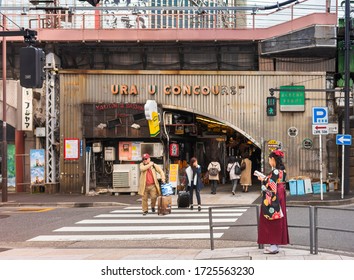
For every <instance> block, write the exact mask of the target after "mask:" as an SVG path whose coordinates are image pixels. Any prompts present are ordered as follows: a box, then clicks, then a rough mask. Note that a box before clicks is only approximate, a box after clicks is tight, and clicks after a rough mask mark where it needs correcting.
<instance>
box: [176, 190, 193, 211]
mask: <svg viewBox="0 0 354 280" xmlns="http://www.w3.org/2000/svg"><path fill="white" fill-rule="evenodd" d="M189 196H190V194H189V192H187V191H180V192H179V193H178V197H177V206H178V208H184V207H189Z"/></svg>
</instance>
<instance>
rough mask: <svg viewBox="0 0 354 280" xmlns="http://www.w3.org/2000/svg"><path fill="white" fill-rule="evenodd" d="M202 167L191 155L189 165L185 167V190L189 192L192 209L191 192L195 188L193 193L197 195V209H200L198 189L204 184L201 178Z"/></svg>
mask: <svg viewBox="0 0 354 280" xmlns="http://www.w3.org/2000/svg"><path fill="white" fill-rule="evenodd" d="M201 173H202V168H201V167H200V165H199V164H198V161H197V159H196V158H195V157H192V158H191V160H190V162H189V166H188V167H187V168H186V183H187V190H188V191H189V193H190V196H189V199H190V201H189V202H190V209H191V210H193V192H194V190H195V195H196V197H197V202H198V211H201V210H202V207H201V204H202V202H201V198H200V191H201V189H202V188H203V187H204V184H203V182H202V179H201Z"/></svg>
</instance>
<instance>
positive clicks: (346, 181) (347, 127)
mask: <svg viewBox="0 0 354 280" xmlns="http://www.w3.org/2000/svg"><path fill="white" fill-rule="evenodd" d="M350 30H351V18H350V0H346V1H345V32H344V45H345V50H344V61H345V63H344V65H345V68H344V69H345V71H344V72H345V73H344V77H345V78H344V133H346V134H350V123H349V92H350V89H349V86H350V83H349V79H350V49H351V41H350ZM349 153H350V146H349V145H345V146H344V163H343V166H342V168H343V169H344V176H343V177H344V194H345V195H346V194H349V189H350V186H349V184H350V181H349Z"/></svg>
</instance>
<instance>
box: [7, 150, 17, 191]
mask: <svg viewBox="0 0 354 280" xmlns="http://www.w3.org/2000/svg"><path fill="white" fill-rule="evenodd" d="M15 185H16V168H15V145H14V144H8V145H7V186H8V187H15Z"/></svg>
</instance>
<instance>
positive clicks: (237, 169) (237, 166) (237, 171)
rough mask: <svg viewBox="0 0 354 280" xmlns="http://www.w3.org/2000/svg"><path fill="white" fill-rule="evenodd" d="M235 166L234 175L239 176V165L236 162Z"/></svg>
mask: <svg viewBox="0 0 354 280" xmlns="http://www.w3.org/2000/svg"><path fill="white" fill-rule="evenodd" d="M235 164H236V166H235V169H234V170H235V175H241V171H242V170H241V167H240V165H239V163H238V162H235Z"/></svg>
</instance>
